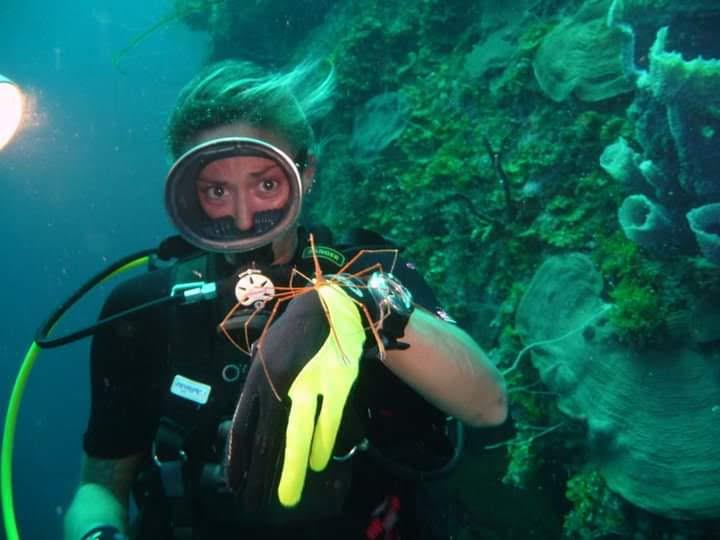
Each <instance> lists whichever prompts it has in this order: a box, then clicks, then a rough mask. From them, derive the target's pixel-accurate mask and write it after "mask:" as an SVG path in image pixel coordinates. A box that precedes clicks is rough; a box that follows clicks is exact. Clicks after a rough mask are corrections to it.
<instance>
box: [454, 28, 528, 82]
mask: <svg viewBox="0 0 720 540" xmlns="http://www.w3.org/2000/svg"><path fill="white" fill-rule="evenodd" d="M516 53H517V38H516V36H514V35H513V34H512V32H508V31H506V30H504V29H503V30H497V31H495V32H493V33H492V34H490V35H489V36H488V37H487V39H485V40H484V41H482V42H480V43H478V44H476V45H475V46H474V47H473V49H472V50H471V51H470V52H469V53H468V54H467V56H466V57H465V64H464V66H463V69H464V70H465V72H466V73H467V74H468V75H469V76H470V77H474V78H479V77H482V76H483V75H485V73H487V72H488V71H489V70H492V69H499V68H505V67H506V66H507V64H508V63H509V62H510V59H511V58H512V57H513V56H514V55H515V54H516Z"/></svg>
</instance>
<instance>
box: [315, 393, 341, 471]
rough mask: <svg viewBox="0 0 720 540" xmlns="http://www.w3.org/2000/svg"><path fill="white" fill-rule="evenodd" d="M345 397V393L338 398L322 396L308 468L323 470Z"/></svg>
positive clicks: (328, 457) (339, 421) (329, 455)
mask: <svg viewBox="0 0 720 540" xmlns="http://www.w3.org/2000/svg"><path fill="white" fill-rule="evenodd" d="M346 399H347V393H345V395H343V396H340V399H339V400H338V399H337V397H329V396H328V397H323V403H322V407H321V408H320V415H319V416H318V421H317V425H316V426H315V435H314V437H313V440H312V452H311V453H310V468H311V469H312V470H313V471H316V472H320V471H322V470H324V469H325V467H327V465H328V463H329V461H330V457H331V456H332V451H333V448H334V447H335V439H336V438H337V434H338V430H339V429H340V423H341V421H342V412H343V408H344V405H345V400H346Z"/></svg>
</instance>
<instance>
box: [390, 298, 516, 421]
mask: <svg viewBox="0 0 720 540" xmlns="http://www.w3.org/2000/svg"><path fill="white" fill-rule="evenodd" d="M402 341H405V342H407V343H409V344H410V348H409V349H406V350H391V351H388V352H387V358H386V360H385V363H386V365H387V366H388V368H390V370H392V371H393V372H394V373H395V374H396V375H397V376H398V377H400V378H401V379H403V380H404V381H405V382H406V383H407V384H409V385H410V386H412V387H413V388H414V389H415V390H416V391H417V392H419V393H420V394H421V395H422V396H423V397H424V398H425V399H427V400H428V401H430V402H431V403H432V404H434V405H435V406H436V407H438V408H440V409H441V410H443V411H445V412H446V413H448V414H451V415H453V416H455V417H456V418H459V419H460V420H462V421H463V422H465V423H467V424H469V425H472V426H489V425H497V424H501V423H502V422H504V421H505V418H506V417H507V396H506V393H505V383H504V381H503V378H502V375H501V374H500V372H499V371H498V370H497V369H496V368H495V366H494V365H493V364H492V363H491V362H490V361H489V360H488V358H487V357H486V356H485V353H484V352H483V351H482V349H480V347H479V346H478V345H477V343H475V341H474V340H473V339H472V338H471V337H470V336H469V335H468V334H467V333H465V332H464V331H463V330H461V329H460V328H458V327H456V326H454V325H452V324H449V323H446V322H444V321H441V320H440V319H438V318H437V317H435V316H434V315H432V314H430V313H429V312H427V311H425V310H422V309H416V310H415V311H414V312H413V314H412V316H411V318H410V321H409V323H408V326H407V328H406V329H405V336H404V337H403V338H402Z"/></svg>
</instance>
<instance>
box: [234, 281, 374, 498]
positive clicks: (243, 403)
mask: <svg viewBox="0 0 720 540" xmlns="http://www.w3.org/2000/svg"><path fill="white" fill-rule="evenodd" d="M361 319H362V317H361V315H360V311H359V308H358V305H357V304H356V303H355V302H353V301H352V300H351V299H350V297H349V296H348V294H347V293H346V292H345V291H344V290H343V289H342V288H340V287H337V286H335V285H331V284H324V285H320V286H316V287H315V290H311V291H309V292H306V293H303V294H301V295H299V296H298V297H296V298H295V299H293V300H292V301H291V302H290V303H289V304H288V306H287V308H286V310H285V313H283V315H282V316H281V317H280V318H278V320H277V321H275V322H274V323H273V324H272V325H271V326H270V328H269V329H268V331H267V333H266V334H265V336H264V338H263V339H262V340H260V341H258V342H256V343H255V346H254V347H253V354H252V359H253V361H252V365H251V367H250V370H249V372H248V377H247V379H246V382H245V387H244V389H243V392H242V394H241V396H240V400H239V401H238V404H237V407H236V410H235V414H234V416H233V421H232V427H231V430H230V434H229V437H228V445H227V450H226V475H227V480H228V484H229V485H230V487H231V488H232V489H233V490H234V491H236V492H241V494H242V498H243V500H244V503H245V505H244V506H245V509H246V511H253V510H258V509H261V508H264V507H265V506H266V505H269V504H271V503H272V502H273V496H274V494H275V489H277V497H278V499H279V501H280V503H281V504H282V505H283V506H286V507H290V506H294V505H295V504H297V503H298V502H299V501H300V497H301V495H302V490H303V485H304V482H305V476H306V473H307V467H308V463H309V466H310V468H311V469H313V470H314V471H322V470H323V469H324V468H325V467H326V466H327V464H328V462H329V460H330V457H331V455H332V450H333V446H334V444H335V439H336V436H337V433H338V429H339V427H340V421H341V419H342V413H343V408H344V406H345V402H346V400H347V397H348V394H349V392H350V389H351V387H352V385H353V383H354V381H355V378H356V377H357V374H358V364H359V360H360V356H361V354H362V348H363V342H364V341H365V335H366V334H365V330H364V328H363V322H362V320H361ZM278 397H279V398H280V399H278ZM318 404H320V410H319V412H318V410H317V407H318ZM316 419H317V420H316Z"/></svg>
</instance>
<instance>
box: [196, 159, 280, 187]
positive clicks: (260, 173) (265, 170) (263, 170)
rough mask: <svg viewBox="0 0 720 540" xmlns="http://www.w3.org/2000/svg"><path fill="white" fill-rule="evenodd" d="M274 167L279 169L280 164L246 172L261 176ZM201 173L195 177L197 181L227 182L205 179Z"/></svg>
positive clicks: (254, 176) (225, 182)
mask: <svg viewBox="0 0 720 540" xmlns="http://www.w3.org/2000/svg"><path fill="white" fill-rule="evenodd" d="M275 168H278V169H279V168H280V165H278V164H277V163H273V164H272V165H268V166H267V167H265V168H264V169H261V170H259V171H255V172H251V173H248V174H249V175H250V176H252V177H253V178H258V177H260V176H263V175H264V174H266V173H267V172H268V171H269V170H271V169H275ZM202 174H203V173H202V172H201V173H200V174H199V175H198V177H197V181H198V182H206V183H208V184H227V180H209V179H207V178H203V176H202Z"/></svg>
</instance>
